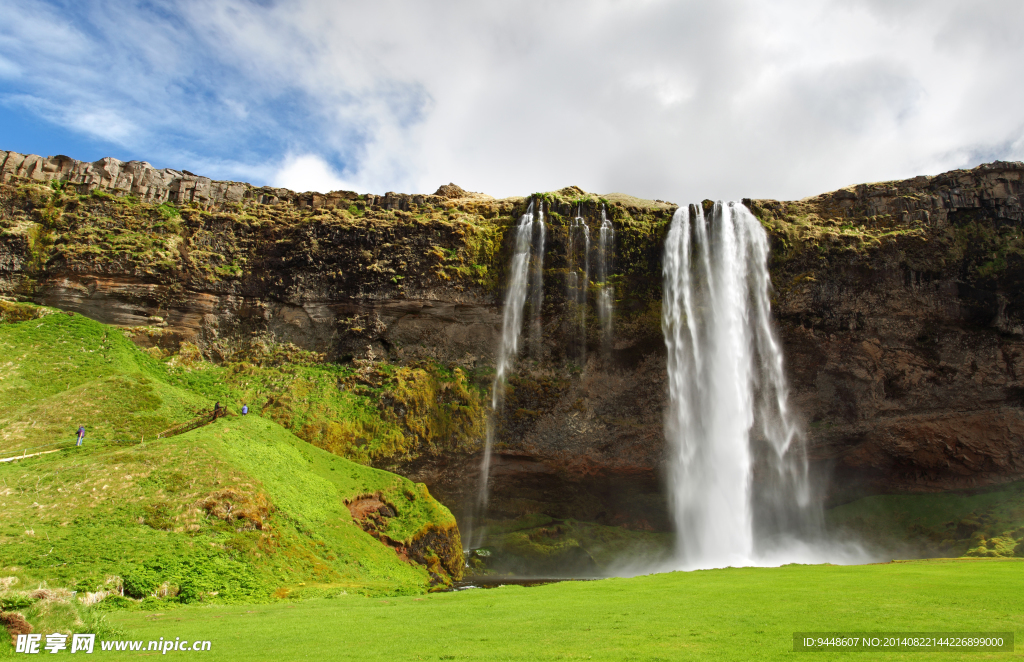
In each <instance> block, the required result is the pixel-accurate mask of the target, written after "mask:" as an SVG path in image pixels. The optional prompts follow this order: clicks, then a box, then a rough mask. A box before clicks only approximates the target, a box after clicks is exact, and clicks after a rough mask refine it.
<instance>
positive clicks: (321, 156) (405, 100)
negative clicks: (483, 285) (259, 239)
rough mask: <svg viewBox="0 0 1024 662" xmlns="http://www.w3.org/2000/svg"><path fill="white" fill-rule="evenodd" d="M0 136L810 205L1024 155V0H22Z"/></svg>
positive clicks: (79, 146)
mask: <svg viewBox="0 0 1024 662" xmlns="http://www.w3.org/2000/svg"><path fill="white" fill-rule="evenodd" d="M0 16H2V17H3V20H2V21H0V149H8V150H15V151H19V152H29V153H37V154H44V155H51V154H67V155H69V156H72V157H74V158H77V159H82V160H89V161H91V160H95V159H98V158H101V157H104V156H114V157H116V158H119V159H122V160H130V159H140V160H146V161H149V162H150V163H152V164H153V165H155V166H157V167H172V168H177V169H188V170H191V171H193V172H196V173H199V174H204V175H208V176H212V177H214V178H218V179H235V180H243V181H250V182H253V183H256V184H273V185H279V186H287V187H289V188H293V189H298V190H328V189H337V188H346V189H355V190H358V191H364V192H373V193H383V192H385V191H402V192H432V191H433V190H434V189H436V188H437V187H438V186H439V185H440V184H444V183H448V182H450V181H451V182H455V183H457V184H459V185H461V186H462V187H463V188H466V189H469V190H475V191H484V192H487V193H490V194H492V195H496V196H505V195H523V194H528V193H531V192H534V191H545V190H552V189H557V188H561V187H562V186H566V185H569V184H575V185H578V186H580V187H582V188H584V189H585V190H588V191H593V192H598V193H607V192H612V191H623V192H628V193H632V194H634V195H638V196H642V197H648V198H660V199H665V200H670V201H674V202H687V201H696V200H699V199H703V198H722V199H735V198H740V197H775V198H783V199H789V198H799V197H803V196H806V195H812V194H815V193H819V192H823V191H827V190H832V189H835V188H838V187H840V186H844V185H848V184H852V183H857V182H862V181H879V180H885V179H895V178H902V177H910V176H914V175H917V174H935V173H939V172H942V171H945V170H949V169H952V168H958V167H972V166H975V165H977V164H979V163H983V162H986V161H992V160H995V159H1003V160H1010V159H1012V160H1020V159H1024V67H1022V66H1021V62H1024V39H1022V38H1021V37H1020V35H1021V33H1022V29H1024V3H1022V2H1020V1H1019V0H989V1H988V2H985V3H973V2H958V1H954V0H920V1H919V0H842V1H832V0H807V1H803V2H798V1H795V0H774V1H772V2H765V1H764V0H716V1H714V2H709V1H708V0H699V1H693V2H691V1H689V0H676V1H674V2H670V1H659V0H586V1H580V2H573V1H568V0H567V1H557V0H529V1H526V2H518V3H517V2H486V1H481V0H475V1H467V2H458V1H455V0H448V1H446V2H430V1H424V0H420V1H416V2H413V1H406V2H394V1H391V0H374V1H373V2H366V1H365V0H364V1H361V2H347V1H342V0H332V1H328V0H282V1H276V0H167V1H161V0H156V1H152V2H137V1H133V0H118V1H117V2H98V1H96V2H90V1H81V0H78V1H75V0H53V1H44V0H0Z"/></svg>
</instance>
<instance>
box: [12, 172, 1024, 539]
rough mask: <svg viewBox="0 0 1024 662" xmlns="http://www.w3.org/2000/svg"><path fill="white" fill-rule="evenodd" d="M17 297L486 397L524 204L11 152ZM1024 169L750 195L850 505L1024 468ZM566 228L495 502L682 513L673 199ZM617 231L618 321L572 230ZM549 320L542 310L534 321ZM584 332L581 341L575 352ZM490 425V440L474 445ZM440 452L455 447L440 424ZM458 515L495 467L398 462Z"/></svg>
mask: <svg viewBox="0 0 1024 662" xmlns="http://www.w3.org/2000/svg"><path fill="white" fill-rule="evenodd" d="M0 160H2V161H3V166H2V177H3V181H4V184H3V187H2V189H0V223H2V225H3V233H2V235H0V291H2V293H3V294H4V295H6V296H8V297H20V298H23V299H31V300H33V301H37V302H40V303H46V304H49V305H55V306H58V307H62V308H66V309H69V310H75V311H78V312H82V313H84V314H87V315H89V316H90V317H93V318H95V319H99V320H101V321H104V322H108V323H114V324H120V325H123V326H127V327H145V328H146V329H147V332H146V333H140V334H139V336H138V337H139V341H140V342H143V343H157V344H162V345H163V346H165V347H168V348H175V347H176V346H177V344H178V343H179V342H181V341H189V342H194V343H196V344H198V345H199V346H200V347H201V348H202V349H203V350H204V351H205V352H207V353H208V354H209V355H210V356H212V357H213V358H217V359H225V358H229V357H230V356H231V355H232V353H233V352H236V351H238V349H239V348H240V347H242V346H244V345H245V343H246V342H247V341H248V339H250V338H252V337H253V335H254V334H258V335H260V336H261V337H270V338H273V339H276V340H279V341H286V342H292V343H295V344H297V345H299V346H301V347H304V348H307V349H313V350H316V351H318V352H324V353H326V354H327V355H328V357H329V358H330V359H331V360H336V361H348V360H351V359H358V360H360V361H366V360H368V359H374V360H380V359H381V358H383V359H386V360H387V361H389V362H391V363H399V364H401V363H407V362H411V361H415V360H419V359H424V358H430V359H432V360H435V361H437V362H439V363H441V364H443V365H448V366H458V367H461V368H463V369H464V370H465V371H467V373H468V374H471V375H474V376H475V380H476V383H477V384H478V385H479V386H480V387H481V388H487V386H488V385H489V383H490V381H489V372H488V371H489V370H490V369H492V367H493V355H494V352H495V350H496V348H497V344H498V332H499V329H500V323H501V305H502V298H503V294H504V285H505V283H506V278H507V269H508V266H507V265H508V259H509V255H510V251H511V248H512V247H511V245H510V241H509V238H510V237H509V234H510V233H507V232H506V230H507V229H508V228H509V227H510V226H511V224H512V223H514V221H515V219H516V218H517V217H518V215H519V214H520V213H522V211H523V210H524V209H525V206H526V202H527V200H526V199H523V198H512V199H505V200H494V199H492V198H489V197H487V196H483V195H480V194H468V193H466V192H464V191H462V190H461V189H459V188H458V187H456V186H454V185H447V186H443V187H441V189H440V190H439V191H438V193H437V194H435V195H398V194H393V193H388V194H386V195H383V196H373V195H362V196H360V195H357V194H355V193H351V192H334V193H330V194H326V195H321V194H314V193H305V194H296V193H292V192H290V191H285V190H282V189H270V188H255V187H251V186H248V185H245V184H237V183H231V182H213V181H210V180H206V179H204V178H199V177H196V176H194V175H191V174H190V173H186V172H180V173H179V172H177V171H171V170H162V171H159V170H154V169H152V168H150V167H149V166H148V165H147V164H144V163H138V162H132V163H128V164H122V163H120V162H117V161H115V160H113V159H104V160H102V161H99V162H97V163H95V164H83V163H79V162H76V161H72V160H71V159H67V158H66V157H53V158H49V159H42V158H40V157H32V156H29V157H24V156H22V155H18V154H13V153H6V154H5V153H2V152H0ZM1022 177H1024V165H1022V164H1005V163H996V164H989V165H985V166H981V167H979V168H976V169H974V170H970V171H955V172H952V173H947V174H945V175H940V176H938V177H931V178H925V177H919V178H915V179H912V180H908V181H905V182H890V183H884V184H872V185H861V186H856V187H851V188H849V189H843V190H841V191H836V192H834V193H829V194H826V195H822V196H819V197H816V198H810V199H807V200H802V201H798V202H776V201H767V200H754V201H745V202H746V204H747V205H748V206H749V207H750V208H751V209H752V210H753V211H754V212H755V214H757V215H758V217H759V218H760V219H761V220H762V223H763V224H764V225H765V227H766V228H767V229H768V231H769V234H770V236H771V239H772V249H773V258H772V260H773V262H772V277H773V283H774V285H775V287H776V290H777V292H776V298H775V301H774V306H775V312H776V315H777V318H778V321H779V327H780V335H781V337H782V339H783V342H784V344H785V354H786V357H787V360H788V366H787V368H788V371H789V374H790V378H791V382H792V388H793V398H794V401H795V404H796V406H797V409H798V410H799V411H800V412H801V413H802V415H803V416H804V417H805V419H806V427H807V435H808V441H809V448H810V454H811V458H812V460H813V462H814V463H815V465H816V468H817V469H818V470H819V475H820V476H822V480H823V483H825V484H827V488H826V489H827V490H828V493H829V494H830V495H832V497H833V499H844V498H850V497H852V496H855V495H858V494H864V493H869V492H885V491H896V492H899V491H919V490H941V489H950V488H960V487H971V486H979V485H985V484H990V483H995V482H1001V481H1007V480H1011V479H1016V478H1019V477H1021V476H1024V416H1022V410H1021V405H1022V404H1024V396H1022V394H1024V383H1022V381H1021V380H1022V379H1024V340H1022V338H1021V332H1022V327H1024V296H1022V295H1021V292H1022V290H1021V287H1020V286H1021V284H1022V283H1021V279H1022V278H1024V269H1022V266H1024V257H1022V255H1024V240H1021V224H1022V222H1024V220H1022V210H1021V195H1022V193H1024V184H1022ZM535 200H536V201H537V202H539V203H541V204H544V205H545V209H546V212H547V222H548V226H549V241H548V255H547V258H546V260H545V274H544V275H545V297H544V303H543V306H542V309H541V310H540V311H539V313H540V315H539V319H540V321H541V332H540V333H536V334H532V335H531V334H527V336H528V338H527V342H526V347H525V350H524V351H523V352H522V353H521V358H520V361H519V362H518V366H517V369H516V372H515V376H514V377H513V378H512V380H511V382H510V385H509V389H508V394H507V398H506V405H505V407H504V408H503V410H502V411H501V412H499V415H498V423H499V430H498V439H497V441H498V443H497V459H496V463H495V466H494V468H493V470H492V474H491V475H492V480H493V497H492V501H491V506H492V514H494V515H497V516H504V517H512V516H516V515H519V514H522V513H528V512H543V513H546V514H548V515H553V516H557V517H568V516H572V517H575V518H578V519H588V520H594V521H598V522H603V523H608V524H623V525H628V526H632V527H635V528H645V529H646V528H649V529H662V528H664V527H666V526H667V518H666V514H665V507H664V500H663V497H662V495H663V490H662V488H661V486H660V484H659V483H660V480H661V475H662V469H661V464H662V462H663V459H664V456H665V449H664V440H663V435H662V411H663V407H664V401H665V382H664V380H665V374H664V373H665V368H664V366H665V357H664V345H663V342H662V338H661V329H660V297H661V250H662V243H663V238H664V233H665V231H666V229H667V224H668V222H669V220H670V219H671V215H672V212H673V211H674V209H675V207H674V205H670V204H667V203H663V202H660V201H659V202H651V201H643V200H637V199H635V198H630V197H628V196H624V195H619V194H611V195H606V196H604V197H603V198H598V197H596V196H590V195H587V194H585V193H583V192H581V191H579V189H575V188H569V189H563V190H562V191H559V192H555V193H551V194H545V195H544V196H542V197H536V198H535ZM602 204H604V205H606V206H607V209H608V216H609V218H611V219H612V222H613V223H614V224H615V226H616V235H615V236H616V244H615V265H614V269H613V273H614V274H615V275H614V276H613V280H614V282H615V291H616V296H617V301H616V317H615V334H614V339H613V341H612V343H611V344H610V346H605V345H604V344H603V343H602V342H601V338H600V334H599V332H598V323H597V319H596V311H595V309H594V306H593V304H594V292H593V291H591V294H590V299H589V301H590V304H589V306H588V311H587V329H588V332H587V335H586V337H585V338H583V339H581V338H580V336H579V333H580V332H579V328H580V326H579V316H578V312H579V311H577V310H575V309H574V308H573V306H572V304H571V302H567V301H566V278H567V270H568V268H569V265H568V261H567V256H566V251H567V245H568V238H569V235H568V232H569V229H568V228H569V220H570V219H571V218H572V217H573V216H575V214H576V210H577V209H580V210H581V213H582V215H583V216H584V217H585V218H586V219H587V222H588V223H589V224H590V226H591V234H592V235H595V234H596V229H597V224H598V220H597V219H598V217H599V213H600V208H601V205H602ZM529 312H530V314H531V316H532V314H533V312H534V311H529ZM581 340H582V346H584V347H585V349H586V351H585V353H581V351H580V348H581ZM481 441H482V440H481ZM438 442H439V443H438V447H439V448H443V447H444V443H443V442H444V440H438ZM381 464H382V465H384V466H386V467H387V468H392V469H396V470H398V471H400V472H402V473H405V474H406V475H409V476H410V477H413V478H414V479H416V480H421V481H424V482H426V483H427V484H428V485H429V487H430V490H431V492H432V493H434V494H435V495H437V496H438V497H439V498H440V499H441V500H442V501H443V502H445V503H446V504H447V505H449V506H450V507H452V508H453V510H454V511H456V512H458V511H459V510H460V505H461V504H464V503H467V502H469V501H470V500H471V499H472V497H473V495H474V494H475V490H476V480H477V472H478V467H479V458H478V457H477V456H475V455H472V454H468V455H467V454H466V453H464V452H459V453H445V452H439V453H436V454H423V455H420V456H419V457H416V458H413V459H403V458H394V459H393V460H384V461H381Z"/></svg>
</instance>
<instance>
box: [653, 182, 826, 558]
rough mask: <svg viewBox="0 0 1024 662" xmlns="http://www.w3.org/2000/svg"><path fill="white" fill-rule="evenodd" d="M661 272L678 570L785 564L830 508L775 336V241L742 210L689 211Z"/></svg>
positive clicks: (682, 213)
mask: <svg viewBox="0 0 1024 662" xmlns="http://www.w3.org/2000/svg"><path fill="white" fill-rule="evenodd" d="M663 274H664V295H663V296H664V298H663V300H662V330H663V332H664V335H665V344H666V345H667V348H668V384H669V409H668V411H667V413H666V421H665V434H666V437H667V440H668V442H669V445H670V447H671V449H672V452H673V453H674V457H673V458H672V460H671V470H670V475H669V482H670V485H671V504H670V505H671V508H672V512H673V515H674V518H675V524H676V527H677V532H678V533H677V549H676V565H677V566H678V567H684V568H701V567H721V566H726V565H751V564H758V563H760V562H762V561H763V560H765V559H768V558H769V557H770V558H771V559H777V558H779V554H780V553H782V555H783V556H785V547H786V546H787V545H789V544H791V543H792V541H793V540H795V539H797V538H799V537H801V536H806V535H807V534H808V533H810V532H811V530H813V529H814V527H815V526H816V524H817V521H818V520H817V518H818V513H819V512H820V511H819V508H818V507H816V505H815V503H814V502H813V500H812V499H811V497H810V487H809V484H808V476H807V462H806V458H805V455H804V449H803V444H802V440H801V437H800V433H799V428H798V426H797V425H796V424H795V423H794V421H793V419H792V415H791V413H790V411H789V407H788V403H787V387H786V380H785V377H784V374H783V369H782V352H781V348H780V346H779V343H778V340H777V339H776V338H775V335H774V333H773V331H772V327H771V318H770V303H769V289H770V281H769V276H768V239H767V235H766V233H765V231H764V229H763V228H762V227H761V224H760V223H759V222H758V221H757V219H756V218H755V217H754V216H753V215H752V214H751V213H750V212H749V211H748V210H747V209H746V208H745V207H744V206H743V205H741V204H738V203H732V202H730V203H728V204H722V203H716V204H715V206H714V210H713V212H712V213H711V217H710V218H705V215H704V213H703V210H702V209H701V208H700V207H693V208H692V209H691V208H688V207H680V208H679V209H678V210H676V213H675V215H674V217H673V219H672V225H671V228H670V230H669V233H668V237H667V238H666V241H665V260H664V268H663ZM788 560H795V559H788Z"/></svg>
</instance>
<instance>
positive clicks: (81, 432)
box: [75, 425, 85, 446]
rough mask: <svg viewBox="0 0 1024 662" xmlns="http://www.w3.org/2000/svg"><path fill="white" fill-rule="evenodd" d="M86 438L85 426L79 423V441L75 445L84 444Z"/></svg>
mask: <svg viewBox="0 0 1024 662" xmlns="http://www.w3.org/2000/svg"><path fill="white" fill-rule="evenodd" d="M84 439H85V426H84V425H79V426H78V443H77V444H75V446H81V445H82V441H83V440H84Z"/></svg>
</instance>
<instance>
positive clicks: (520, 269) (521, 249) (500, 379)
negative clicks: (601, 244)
mask: <svg viewBox="0 0 1024 662" xmlns="http://www.w3.org/2000/svg"><path fill="white" fill-rule="evenodd" d="M537 225H539V226H540V252H538V254H537V255H538V257H537V263H538V265H540V266H538V267H537V269H536V276H537V279H538V287H537V288H536V292H537V294H536V295H535V302H536V303H535V304H534V309H535V310H537V311H539V310H540V301H541V296H542V294H543V287H542V285H543V283H542V282H540V278H541V277H542V276H543V272H542V270H541V269H542V262H543V258H544V253H543V249H544V212H543V202H542V203H541V205H540V212H539V220H538V219H535V217H534V213H533V201H532V200H531V201H530V204H529V205H528V206H527V208H526V212H525V213H524V214H523V215H522V216H520V217H519V223H518V224H517V225H516V228H515V251H514V253H513V254H512V264H511V268H510V269H509V281H508V290H507V292H506V293H505V305H504V308H503V310H502V317H501V345H500V346H499V347H498V356H497V363H496V365H495V371H494V382H493V384H492V388H491V415H490V416H489V417H488V419H487V437H486V440H485V442H484V457H483V462H482V463H481V467H480V486H479V491H478V493H477V500H476V505H475V509H474V511H473V512H472V513H470V515H469V517H468V518H467V522H466V525H465V528H466V537H465V541H466V543H467V544H468V546H469V547H471V548H472V547H479V546H480V544H482V537H483V531H482V530H480V531H474V525H475V523H476V520H477V519H479V518H480V517H483V515H484V513H485V512H486V511H487V500H488V496H489V494H488V482H489V479H490V471H491V450H492V448H493V445H494V416H495V415H496V414H497V412H498V411H499V410H500V409H501V406H502V403H503V402H504V398H505V378H506V377H507V376H508V374H509V373H510V372H511V369H512V364H513V362H514V361H515V358H516V354H517V352H518V350H519V333H520V331H521V330H522V327H523V308H524V306H525V305H526V295H527V289H528V285H529V280H530V279H529V275H530V252H531V251H530V249H531V247H532V245H533V235H534V228H535V227H536V226H537ZM538 325H539V322H538ZM474 534H476V536H475V537H474Z"/></svg>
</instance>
